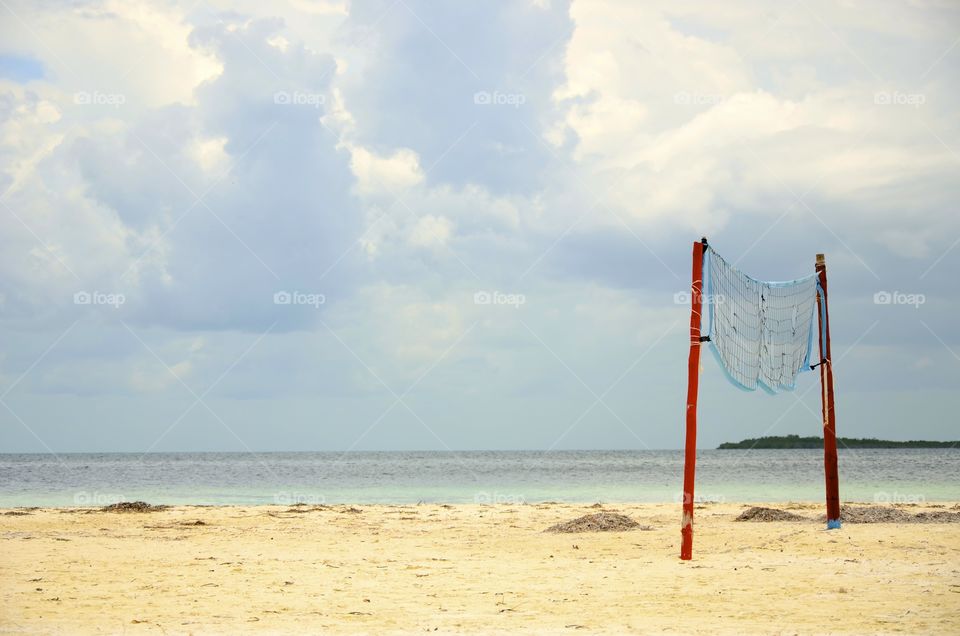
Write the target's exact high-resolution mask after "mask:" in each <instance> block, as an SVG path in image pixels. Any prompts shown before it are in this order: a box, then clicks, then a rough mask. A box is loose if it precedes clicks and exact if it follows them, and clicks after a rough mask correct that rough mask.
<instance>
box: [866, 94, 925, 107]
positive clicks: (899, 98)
mask: <svg viewBox="0 0 960 636" xmlns="http://www.w3.org/2000/svg"><path fill="white" fill-rule="evenodd" d="M873 103H874V104H877V105H878V106H913V107H914V108H920V107H921V106H923V105H924V104H926V103H927V96H926V95H925V94H923V93H901V92H900V91H878V92H876V93H874V94H873Z"/></svg>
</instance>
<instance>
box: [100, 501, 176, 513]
mask: <svg viewBox="0 0 960 636" xmlns="http://www.w3.org/2000/svg"><path fill="white" fill-rule="evenodd" d="M167 507H168V506H155V505H153V504H148V503H147V502H146V501H121V502H120V503H115V504H110V505H109V506H104V507H103V508H101V509H100V510H102V511H103V512H156V511H158V510H166V509H167Z"/></svg>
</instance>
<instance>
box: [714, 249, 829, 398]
mask: <svg viewBox="0 0 960 636" xmlns="http://www.w3.org/2000/svg"><path fill="white" fill-rule="evenodd" d="M704 261H705V264H704V278H705V286H706V294H705V296H704V300H705V301H706V302H705V303H704V307H705V308H706V310H707V319H706V329H705V333H704V334H702V335H703V337H704V338H705V341H706V342H709V343H710V344H709V346H710V349H711V350H712V351H713V353H714V355H715V357H716V359H717V362H718V363H719V364H720V367H721V368H722V369H723V370H724V372H725V373H726V376H727V379H729V380H730V382H732V383H733V384H734V385H735V386H737V387H739V388H741V389H745V390H747V391H753V390H756V389H757V388H761V389H763V390H765V391H767V392H769V393H775V392H777V391H782V390H792V389H793V388H794V387H795V386H796V379H797V375H798V374H799V373H800V372H802V371H809V370H810V357H811V353H812V352H813V353H814V355H817V354H816V353H815V352H814V345H813V334H814V328H813V321H814V319H815V315H814V310H815V309H816V306H817V295H818V294H819V291H820V289H819V284H818V281H817V274H816V273H814V274H811V275H810V276H807V277H804V278H799V279H797V280H791V281H785V282H769V281H761V280H757V279H755V278H751V277H750V276H747V275H746V274H744V273H743V272H741V271H740V270H738V269H737V268H736V267H734V266H732V265H731V264H730V263H728V262H727V261H726V260H724V258H723V257H722V256H720V255H719V254H717V253H716V252H715V251H714V250H713V249H712V248H710V247H709V246H708V247H707V249H706V250H705V251H704ZM820 357H821V356H819V355H817V358H818V361H819V358H820Z"/></svg>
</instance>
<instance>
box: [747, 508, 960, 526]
mask: <svg viewBox="0 0 960 636" xmlns="http://www.w3.org/2000/svg"><path fill="white" fill-rule="evenodd" d="M840 519H841V521H844V522H846V523H960V512H948V511H946V510H937V511H934V512H919V513H917V514H916V515H912V514H910V513H909V512H905V511H903V510H900V509H899V508H895V507H893V506H849V505H844V506H841V507H840ZM734 521H814V519H811V518H810V517H803V516H800V515H796V514H793V513H792V512H787V511H786V510H779V509H777V508H763V507H760V506H754V507H753V508H750V509H748V510H744V511H743V512H742V513H740V516H739V517H737V518H736V519H734ZM819 521H820V522H825V521H826V517H824V516H822V515H821V516H820V518H819Z"/></svg>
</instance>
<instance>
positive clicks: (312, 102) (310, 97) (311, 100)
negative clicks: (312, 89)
mask: <svg viewBox="0 0 960 636" xmlns="http://www.w3.org/2000/svg"><path fill="white" fill-rule="evenodd" d="M326 100H327V98H326V97H325V96H324V95H323V94H322V93H305V92H303V91H293V92H289V91H277V92H276V93H274V94H273V103H274V104H279V105H281V106H287V105H289V106H311V107H313V108H320V107H321V106H323V105H324V104H325V103H326Z"/></svg>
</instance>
